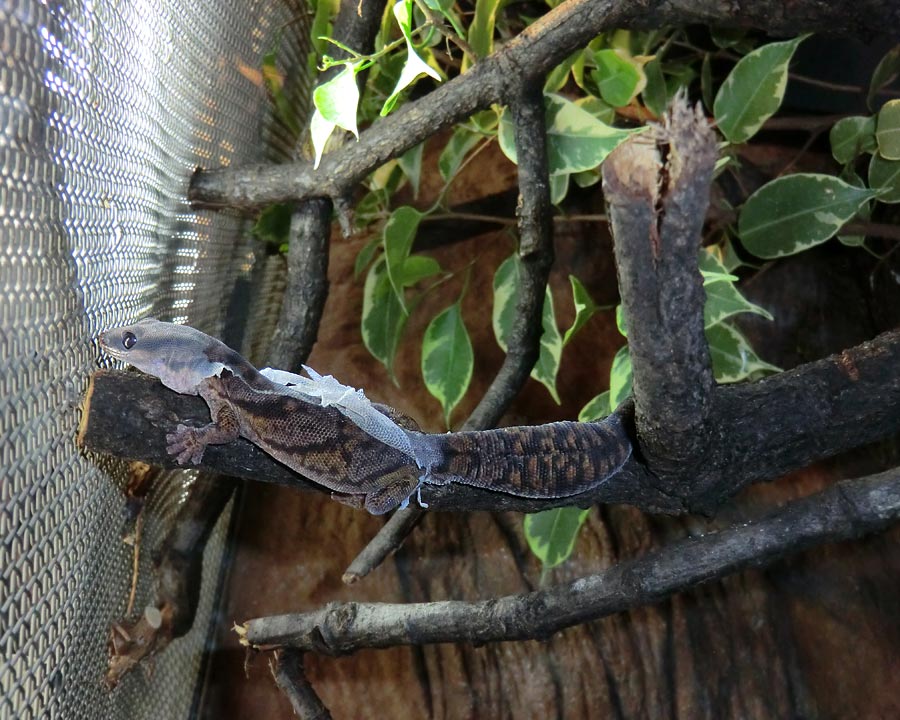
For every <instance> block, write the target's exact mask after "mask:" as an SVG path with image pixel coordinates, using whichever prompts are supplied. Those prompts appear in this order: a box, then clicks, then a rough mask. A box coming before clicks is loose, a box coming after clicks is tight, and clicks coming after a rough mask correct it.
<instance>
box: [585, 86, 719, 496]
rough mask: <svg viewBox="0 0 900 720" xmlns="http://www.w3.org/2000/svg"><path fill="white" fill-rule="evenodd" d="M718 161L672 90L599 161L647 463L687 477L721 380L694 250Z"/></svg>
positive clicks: (701, 448)
mask: <svg viewBox="0 0 900 720" xmlns="http://www.w3.org/2000/svg"><path fill="white" fill-rule="evenodd" d="M715 161H716V146H715V136H714V135H713V133H712V130H711V129H710V128H709V126H708V124H707V122H706V119H705V117H704V116H703V113H702V111H701V110H700V108H699V107H698V108H697V109H696V110H692V109H690V108H689V107H688V104H687V102H686V100H685V99H684V98H680V99H679V98H676V100H675V102H674V103H673V104H672V107H671V109H670V110H669V112H668V113H666V116H665V117H664V125H663V126H654V127H651V128H650V130H649V131H648V132H645V133H642V134H640V135H638V136H635V137H632V138H630V139H629V140H628V141H626V142H625V143H623V144H622V145H620V146H619V147H618V148H617V149H616V150H614V151H613V152H612V153H611V154H610V156H609V157H608V158H607V160H606V162H604V163H603V192H604V195H605V197H606V201H607V204H608V205H609V216H610V221H611V225H612V232H613V238H614V240H615V254H616V265H617V266H618V274H619V290H620V292H621V295H622V307H623V310H624V314H625V319H626V322H627V324H628V350H629V353H630V355H631V365H632V368H633V372H634V402H635V423H636V425H637V436H638V440H639V442H640V446H641V450H642V452H643V453H644V455H645V457H646V460H647V466H648V469H649V470H650V471H651V472H653V473H654V474H657V475H659V476H660V477H667V476H671V475H673V474H677V475H678V477H679V480H681V481H683V480H685V479H688V478H691V477H692V476H693V475H694V473H695V471H696V470H697V467H696V465H698V464H700V463H702V462H703V457H704V455H705V453H706V451H707V448H708V446H709V444H710V441H711V430H712V428H710V427H709V425H708V422H709V414H710V411H711V408H712V395H713V389H714V387H715V379H714V378H713V373H712V363H711V360H710V355H709V346H708V345H707V342H706V336H705V334H704V332H703V306H704V302H705V299H706V295H705V293H704V292H703V278H702V277H701V276H700V272H699V270H698V268H697V253H698V252H699V250H700V239H701V230H702V229H703V220H704V218H705V217H706V209H707V206H708V204H709V185H710V182H711V180H712V171H713V166H714V164H715ZM669 489H670V491H672V492H676V491H679V490H680V488H678V487H677V486H672V485H671V484H670V486H669Z"/></svg>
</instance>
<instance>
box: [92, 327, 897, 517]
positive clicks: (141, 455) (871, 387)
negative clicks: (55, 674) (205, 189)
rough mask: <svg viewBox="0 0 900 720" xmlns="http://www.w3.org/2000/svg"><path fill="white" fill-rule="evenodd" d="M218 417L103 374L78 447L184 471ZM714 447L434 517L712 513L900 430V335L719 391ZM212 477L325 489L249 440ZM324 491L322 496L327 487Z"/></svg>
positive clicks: (440, 498)
mask: <svg viewBox="0 0 900 720" xmlns="http://www.w3.org/2000/svg"><path fill="white" fill-rule="evenodd" d="M208 421H209V412H208V410H207V408H206V404H205V403H204V402H203V401H202V400H201V399H200V398H198V397H193V396H189V395H178V394H177V393H174V392H172V391H171V390H168V389H167V388H165V387H163V386H162V385H161V384H160V383H159V382H158V381H157V380H155V379H153V378H150V377H147V376H145V375H140V374H138V373H130V372H120V371H118V372H117V371H101V372H97V373H95V374H94V376H93V382H92V385H91V388H90V389H89V391H88V396H87V398H86V402H85V413H84V417H83V418H82V428H81V430H80V432H79V442H80V443H81V445H82V446H83V447H85V448H86V449H88V450H93V451H96V452H103V453H107V454H110V455H115V456H117V457H126V458H130V459H138V460H143V461H144V462H147V463H151V464H158V465H163V466H166V467H175V465H174V463H173V461H172V459H171V458H170V457H169V456H168V454H167V453H166V449H165V445H166V443H165V434H166V433H167V432H171V429H172V428H173V427H174V426H175V425H177V424H178V423H179V422H185V423H187V424H195V425H202V424H205V423H207V422H208ZM711 423H712V427H713V428H714V438H715V443H714V444H713V445H712V446H711V449H710V454H709V456H708V467H707V468H704V469H703V470H702V474H701V475H700V477H699V480H697V479H696V478H694V476H693V475H689V476H685V477H680V478H679V477H678V476H675V475H673V476H671V477H669V478H668V482H669V483H671V485H669V486H670V487H676V486H677V487H685V488H691V495H689V496H687V497H678V496H670V495H667V494H666V493H667V489H666V486H663V487H659V478H658V477H657V476H656V475H654V474H653V473H651V472H649V471H648V470H647V468H646V467H645V465H644V464H643V463H644V460H643V458H642V457H640V456H638V455H635V456H633V457H632V458H631V459H630V460H629V461H628V462H627V463H626V465H625V467H624V468H623V469H622V471H621V472H619V473H618V474H617V475H614V476H613V477H612V478H610V479H609V480H608V481H607V482H605V483H603V484H602V485H600V486H598V487H596V488H594V489H593V490H591V491H590V492H587V493H583V494H581V495H576V496H574V497H570V498H556V499H553V500H545V501H540V500H533V499H528V498H522V497H517V496H513V495H506V494H503V493H497V492H491V491H490V490H481V489H478V488H471V487H468V486H465V485H459V484H451V485H447V486H442V487H439V486H426V487H425V488H423V490H422V496H423V499H424V500H425V501H426V502H427V503H428V504H429V506H430V509H432V510H515V511H519V512H534V511H536V510H546V509H548V508H551V507H561V506H565V505H581V506H587V505H590V504H593V503H626V504H629V505H635V506H636V507H639V508H641V509H644V510H648V511H651V512H652V511H668V512H677V511H678V510H683V509H686V508H693V509H700V510H705V511H709V510H711V509H712V508H713V507H715V505H716V504H718V503H720V502H721V501H722V500H723V499H724V498H726V497H728V496H730V495H733V494H734V493H735V492H737V490H739V489H740V488H741V487H743V486H744V485H746V484H747V483H750V482H757V481H761V480H771V479H774V478H776V477H780V476H781V475H783V474H785V473H787V472H789V471H791V470H796V469H798V468H801V467H806V466H807V465H810V464H811V463H813V462H815V461H817V460H822V459H824V458H827V457H831V456H833V455H836V454H838V453H840V452H843V451H845V450H850V449H852V448H855V447H859V446H861V445H865V444H867V443H871V442H875V441H876V440H880V439H882V438H885V437H889V436H891V435H893V434H895V433H897V432H900V331H896V330H895V331H892V332H887V333H883V334H882V335H879V336H878V337H877V338H875V339H874V340H872V341H870V342H867V343H863V344H862V345H859V346H857V347H855V348H851V349H849V350H845V351H844V352H842V353H840V354H837V355H833V356H831V357H829V358H825V359H823V360H818V361H816V362H812V363H808V364H806V365H802V366H800V367H798V368H795V369H793V370H790V371H788V372H784V373H779V374H777V375H772V376H770V377H767V378H765V379H763V380H760V381H758V382H754V383H746V384H742V385H734V386H721V387H719V388H717V389H716V394H715V409H714V411H713V413H712V415H711ZM200 467H201V468H202V469H206V470H212V471H215V472H221V473H224V474H229V475H236V476H239V477H247V478H251V479H255V480H261V481H263V482H275V483H279V484H283V485H290V486H292V487H296V488H298V489H311V488H318V486H315V485H314V484H313V483H311V482H309V481H308V480H306V479H304V478H303V477H301V476H300V475H298V474H296V473H294V472H291V471H290V470H288V469H287V468H286V467H284V466H283V465H280V464H279V463H277V462H276V461H275V460H273V459H272V458H270V457H269V456H268V455H266V454H265V453H264V452H263V451H262V450H260V449H258V448H257V447H256V446H254V445H252V444H251V443H250V442H248V441H246V440H239V441H237V442H234V443H230V444H228V445H219V446H210V447H209V448H207V450H206V453H205V454H204V456H203V463H202V465H201V466H200ZM318 489H320V490H321V488H318Z"/></svg>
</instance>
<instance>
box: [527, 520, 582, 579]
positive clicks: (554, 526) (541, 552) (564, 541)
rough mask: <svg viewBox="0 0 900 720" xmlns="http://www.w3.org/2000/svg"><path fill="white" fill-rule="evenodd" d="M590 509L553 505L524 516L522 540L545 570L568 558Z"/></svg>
mask: <svg viewBox="0 0 900 720" xmlns="http://www.w3.org/2000/svg"><path fill="white" fill-rule="evenodd" d="M588 513H590V508H588V509H587V510H582V509H581V508H578V507H563V508H554V509H553V510H544V511H543V512H539V513H532V514H530V515H526V516H525V539H526V540H527V541H528V547H529V548H531V552H533V553H534V554H535V555H536V556H537V558H538V559H539V560H540V561H541V564H542V565H543V566H544V569H545V570H547V569H549V568H553V567H556V566H557V565H559V564H560V563H563V562H565V561H566V560H568V559H569V556H570V555H571V554H572V550H573V549H574V548H575V540H576V539H577V538H578V531H579V530H580V529H581V526H582V525H583V524H584V521H585V520H586V519H587V516H588Z"/></svg>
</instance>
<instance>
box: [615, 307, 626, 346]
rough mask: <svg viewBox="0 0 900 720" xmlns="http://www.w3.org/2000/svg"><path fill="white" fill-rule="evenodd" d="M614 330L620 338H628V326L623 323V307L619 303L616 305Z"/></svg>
mask: <svg viewBox="0 0 900 720" xmlns="http://www.w3.org/2000/svg"><path fill="white" fill-rule="evenodd" d="M616 329H617V330H618V331H619V333H621V335H622V337H626V338H627V337H628V324H627V323H626V322H625V307H624V306H623V305H622V304H621V303H620V304H618V305H616Z"/></svg>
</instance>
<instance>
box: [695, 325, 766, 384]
mask: <svg viewBox="0 0 900 720" xmlns="http://www.w3.org/2000/svg"><path fill="white" fill-rule="evenodd" d="M706 340H707V342H708V343H709V352H710V355H711V356H712V365H713V374H714V375H715V377H716V380H717V381H718V382H720V383H731V382H738V381H740V380H746V379H747V378H748V377H750V376H752V375H754V374H757V373H759V374H762V373H772V372H779V371H780V370H781V368H779V367H776V366H775V365H770V364H769V363H767V362H765V361H763V360H760V358H759V356H758V355H757V354H756V353H755V352H753V348H751V347H750V343H749V342H747V338H745V337H744V336H743V335H742V334H741V333H740V332H738V330H737V329H736V328H734V327H732V326H731V325H729V324H728V323H719V324H718V325H713V326H712V327H710V328H707V329H706Z"/></svg>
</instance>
